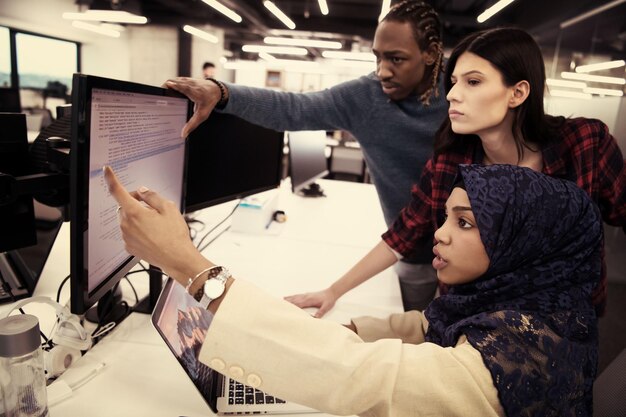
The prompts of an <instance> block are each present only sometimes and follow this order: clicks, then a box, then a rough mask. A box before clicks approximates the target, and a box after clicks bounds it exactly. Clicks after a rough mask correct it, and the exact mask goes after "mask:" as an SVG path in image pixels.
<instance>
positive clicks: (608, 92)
mask: <svg viewBox="0 0 626 417" xmlns="http://www.w3.org/2000/svg"><path fill="white" fill-rule="evenodd" d="M583 93H589V94H598V95H600V96H615V97H622V96H623V95H624V92H623V91H622V90H612V89H610V88H583Z"/></svg>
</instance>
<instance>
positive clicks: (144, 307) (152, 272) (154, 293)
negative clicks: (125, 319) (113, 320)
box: [133, 265, 163, 314]
mask: <svg viewBox="0 0 626 417" xmlns="http://www.w3.org/2000/svg"><path fill="white" fill-rule="evenodd" d="M148 277H149V280H150V281H149V283H150V292H149V293H148V295H147V296H145V297H144V298H142V299H141V300H139V302H138V303H137V305H135V307H133V311H135V312H137V313H144V314H152V310H154V306H156V303H157V300H158V299H159V295H160V294H161V290H162V289H163V272H161V270H160V269H159V268H157V267H156V266H154V265H150V266H149V268H148Z"/></svg>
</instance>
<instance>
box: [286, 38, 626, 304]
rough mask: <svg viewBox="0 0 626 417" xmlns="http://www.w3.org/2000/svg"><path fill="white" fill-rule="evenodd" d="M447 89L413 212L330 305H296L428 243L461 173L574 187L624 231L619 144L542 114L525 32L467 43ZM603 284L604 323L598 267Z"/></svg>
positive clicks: (537, 74)
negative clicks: (506, 173) (498, 168)
mask: <svg viewBox="0 0 626 417" xmlns="http://www.w3.org/2000/svg"><path fill="white" fill-rule="evenodd" d="M444 83H445V87H446V93H447V96H446V97H447V99H448V101H449V102H450V108H449V118H448V119H447V120H446V121H445V122H444V123H443V125H442V126H441V128H440V129H439V131H438V133H437V136H436V138H435V154H434V156H433V158H432V159H431V160H429V161H428V162H427V164H426V166H425V168H424V170H423V172H422V176H421V179H420V181H419V183H417V184H416V185H415V186H414V187H413V199H412V201H411V203H410V204H409V205H408V206H406V207H405V208H404V209H403V210H402V212H401V213H400V216H399V217H398V218H397V219H396V221H395V223H394V224H393V225H392V226H391V228H390V229H389V230H388V231H387V232H386V233H384V234H383V236H382V241H381V242H380V243H379V244H378V245H377V246H376V247H375V248H374V249H372V251H370V252H369V253H368V254H367V255H366V256H365V257H364V258H363V259H362V260H361V261H359V262H358V263H357V264H356V265H355V266H354V267H353V268H352V269H351V270H350V271H348V273H346V274H345V275H344V276H343V277H342V278H340V279H339V280H338V281H336V282H335V283H334V284H333V285H331V287H329V288H328V289H327V290H325V294H327V296H328V299H326V300H323V301H322V302H321V303H318V304H310V303H304V302H302V303H297V305H298V306H300V307H316V306H317V307H319V306H320V305H324V304H330V305H333V304H334V303H335V301H336V299H337V298H339V297H340V296H341V295H343V294H344V293H346V292H347V291H349V290H350V289H352V288H354V287H356V286H357V285H359V284H360V283H362V282H364V281H366V280H367V279H369V278H371V277H372V276H374V275H375V274H377V273H379V272H380V271H382V270H384V269H386V268H387V267H389V266H391V265H393V264H394V263H395V262H397V260H398V259H401V258H403V257H404V256H411V255H412V253H413V252H414V250H415V249H416V248H418V247H420V245H421V244H424V243H425V242H428V241H430V239H431V234H432V232H433V230H434V229H435V228H436V226H437V224H438V222H440V221H441V218H442V216H443V212H444V204H445V202H446V199H447V198H448V196H449V194H450V188H451V186H452V181H453V180H454V177H455V175H456V172H457V166H458V165H459V164H473V163H479V164H485V165H493V164H514V165H519V166H523V167H528V168H531V169H533V170H535V171H538V172H543V173H544V174H547V175H550V176H554V177H559V178H564V179H567V180H570V181H573V182H575V183H576V185H578V186H579V187H580V188H582V189H583V190H584V191H585V192H587V194H588V195H589V196H590V197H591V198H592V200H593V201H594V202H595V203H596V204H598V206H599V207H600V212H601V213H602V218H603V219H604V221H605V222H607V223H608V224H611V225H614V226H622V227H626V165H625V164H624V158H623V156H622V153H621V151H620V149H619V147H618V145H617V143H616V141H615V139H614V138H613V137H612V136H611V134H610V133H609V131H608V128H607V127H606V125H604V124H603V123H602V122H600V121H599V120H593V119H585V118H574V119H565V118H563V117H553V116H548V115H546V114H545V113H544V110H543V92H544V85H545V70H544V65H543V59H542V56H541V51H540V50H539V46H538V45H537V43H536V42H535V41H534V39H533V38H532V37H531V36H530V35H529V34H528V33H526V32H524V31H522V30H519V29H513V28H496V29H489V30H485V31H482V32H476V33H473V34H471V35H469V36H468V37H467V38H465V39H464V40H463V41H461V42H460V43H459V44H458V46H457V47H456V48H454V50H453V52H452V54H451V56H450V59H449V60H448V63H447V66H446V74H445V80H444ZM599 281H600V282H599V285H598V286H597V287H596V289H595V291H594V304H595V306H596V308H597V310H598V312H599V313H600V314H601V313H602V312H603V310H604V307H605V303H606V270H605V267H604V262H603V270H602V275H601V278H600V280H599ZM442 290H443V291H445V286H444V287H442Z"/></svg>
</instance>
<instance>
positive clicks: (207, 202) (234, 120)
mask: <svg viewBox="0 0 626 417" xmlns="http://www.w3.org/2000/svg"><path fill="white" fill-rule="evenodd" d="M222 120H223V121H226V123H228V124H229V126H231V127H246V126H247V127H248V128H249V127H256V128H259V129H263V130H265V131H268V133H269V131H272V132H275V133H276V135H280V139H279V138H278V137H277V140H278V141H279V142H280V143H281V145H280V146H278V147H277V149H276V152H277V154H276V159H277V160H278V165H277V166H276V167H275V169H276V171H275V177H274V178H275V181H274V182H272V183H271V184H264V185H258V186H255V187H252V188H248V189H240V190H237V191H234V192H232V193H228V194H222V195H220V196H218V197H211V198H206V199H204V200H203V201H199V202H193V203H190V202H189V201H188V199H189V190H188V189H187V190H186V193H185V200H186V202H185V212H186V213H192V212H194V211H198V210H202V209H205V208H207V207H212V206H215V205H218V204H222V203H226V202H228V201H232V200H236V199H240V198H244V197H247V196H250V195H253V194H257V193H260V192H263V191H267V190H273V189H275V188H278V187H280V184H281V181H282V172H283V155H284V152H283V148H284V132H281V131H274V130H273V129H268V128H265V127H262V126H258V125H255V124H254V123H251V122H248V121H246V120H244V119H241V118H239V117H237V116H235V115H232V114H227V113H219V112H213V113H212V114H211V116H210V117H209V119H207V120H206V121H205V122H204V123H213V122H215V121H217V122H218V123H219V122H220V121H222ZM201 128H202V126H199V128H198V129H197V130H196V131H194V132H191V134H190V135H189V137H188V138H187V140H188V142H189V148H188V151H189V158H188V160H187V175H188V180H187V183H186V185H187V188H188V187H189V183H190V182H191V181H190V180H189V178H190V175H193V173H194V172H195V170H194V169H192V168H191V169H190V168H189V166H190V165H191V163H190V161H191V158H192V154H193V155H195V154H196V152H194V141H196V140H211V138H201V137H196V136H194V135H196V134H197V133H198V132H199V131H201ZM236 133H237V132H236V131H233V130H232V129H231V130H229V134H230V135H233V134H236ZM224 157H226V156H224V155H211V154H210V153H208V152H203V153H202V158H203V163H204V164H205V166H208V165H209V164H211V163H212V161H211V158H224ZM239 169H242V168H241V167H239Z"/></svg>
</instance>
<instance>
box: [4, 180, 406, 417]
mask: <svg viewBox="0 0 626 417" xmlns="http://www.w3.org/2000/svg"><path fill="white" fill-rule="evenodd" d="M319 183H320V185H321V186H322V187H323V188H324V190H325V191H326V194H327V197H326V198H314V199H311V198H305V197H299V196H295V195H293V194H291V192H290V187H289V184H286V185H285V184H283V186H282V187H281V189H280V191H279V192H280V197H279V202H278V208H279V209H281V210H284V211H285V212H286V213H287V216H288V220H287V222H286V223H284V224H282V225H274V226H272V227H271V228H270V229H269V230H268V231H267V233H264V234H258V235H252V234H244V233H235V232H230V231H226V232H225V233H223V234H221V235H220V236H219V237H218V238H217V239H216V240H215V241H214V242H213V243H212V244H211V245H210V246H209V247H208V248H207V249H206V250H205V251H204V254H205V255H206V256H207V257H208V258H209V259H211V260H212V261H213V262H215V263H217V264H221V265H226V266H228V268H229V269H230V271H231V272H232V273H233V276H235V277H236V278H239V279H245V280H248V281H251V282H253V283H255V284H256V285H258V286H260V287H262V288H264V289H265V290H267V291H268V292H270V293H272V294H274V295H276V296H279V297H282V296H285V295H289V294H294V293H297V292H303V291H309V290H318V289H322V288H324V287H326V286H327V285H329V284H331V283H332V282H334V281H335V280H336V279H337V278H338V277H339V276H341V275H342V274H343V273H344V272H345V271H347V270H348V269H349V268H350V267H351V266H352V265H354V263H356V262H357V261H358V260H359V259H360V258H361V257H362V256H363V255H365V254H366V253H367V252H368V251H369V250H370V249H371V248H372V247H373V246H374V245H375V244H376V243H377V242H378V241H379V239H380V234H381V233H382V232H383V231H384V230H385V225H384V221H383V216H382V212H381V209H380V205H379V203H378V198H377V195H376V192H375V190H374V187H373V186H372V185H369V184H358V183H347V182H340V181H324V180H321V181H319ZM234 204H235V203H232V202H231V203H225V204H222V205H220V206H216V207H212V208H209V209H206V210H204V211H202V212H201V213H198V214H197V216H196V217H197V218H198V219H199V220H203V221H204V222H205V223H206V230H209V229H210V228H211V227H212V225H214V224H217V223H219V221H220V220H222V219H223V218H224V217H225V216H226V215H227V214H228V213H229V212H230V211H231V210H232V208H233V207H234ZM227 224H228V222H226V223H225V224H224V226H223V227H225V226H226V225H227ZM67 226H68V225H64V228H63V229H62V230H61V233H60V235H59V238H58V239H57V242H56V243H55V247H54V248H53V251H52V253H51V256H50V259H49V262H48V263H47V264H46V267H45V268H44V272H43V276H42V278H41V280H40V282H39V284H38V286H37V289H36V295H47V296H51V297H54V296H55V294H56V291H57V288H58V285H59V283H60V281H61V280H62V279H63V277H65V276H66V275H67V274H68V271H69V228H68V227H67ZM275 226H277V227H275ZM221 231H222V230H221V229H218V230H216V231H215V234H216V235H217V234H219V233H220V232H221ZM201 234H202V233H201ZM138 275H143V274H136V275H134V276H133V278H132V281H133V283H134V284H135V286H136V287H137V289H138V291H139V292H140V294H142V293H143V294H146V293H147V279H146V278H145V277H143V276H138ZM124 294H125V295H130V294H131V291H129V290H128V289H125V290H124ZM68 296H69V288H65V289H64V291H63V293H62V297H61V298H62V301H67V299H68ZM131 303H132V301H131ZM401 306H402V303H401V298H400V291H399V288H398V283H397V279H396V278H395V275H394V274H393V272H392V270H391V269H390V270H387V271H384V272H383V273H381V274H379V276H377V277H375V278H374V279H371V280H369V281H368V282H367V283H365V284H363V285H361V286H359V287H358V288H356V289H355V290H353V291H351V292H349V293H348V294H346V295H345V296H344V297H342V298H341V299H340V300H339V301H338V303H337V305H336V307H335V308H334V309H333V310H332V311H331V312H330V313H329V314H328V315H327V316H326V317H325V319H329V320H336V321H339V322H342V323H345V322H347V321H348V320H349V319H350V318H351V317H354V316H358V315H374V316H380V317H384V316H386V315H388V314H389V313H392V312H399V311H401ZM8 308H9V306H3V308H2V310H1V311H6V310H7V309H8ZM36 310H39V311H41V310H42V309H41V308H40V307H39V308H38V307H36V306H33V308H32V309H30V311H33V312H35V311H36ZM26 311H27V312H28V311H29V308H28V307H27V308H26ZM46 313H47V314H46V318H45V319H43V318H42V317H41V314H37V313H35V314H37V315H38V316H40V320H41V321H42V325H43V327H44V330H45V329H46V328H47V327H48V326H51V323H52V321H53V319H54V317H53V316H52V312H51V311H49V310H46ZM98 363H105V364H106V365H105V367H104V368H103V370H102V371H101V372H100V373H99V374H98V375H96V376H95V377H94V378H93V379H92V380H90V381H89V382H87V383H86V384H84V385H82V386H80V387H79V388H77V389H76V390H75V391H74V393H73V394H72V396H71V397H70V398H68V399H66V400H64V401H62V402H59V403H57V404H55V405H53V406H52V407H51V408H50V412H51V415H52V416H53V417H55V416H56V417H73V416H81V417H82V416H85V415H89V416H107V417H108V416H111V415H122V416H138V417H139V416H151V417H152V416H154V417H160V416H163V417H177V416H190V417H196V416H206V415H212V413H211V411H210V409H209V408H208V406H207V405H206V404H205V403H204V401H203V399H202V397H201V396H200V395H199V394H198V392H197V391H196V389H195V387H194V386H193V384H192V383H191V381H190V380H189V378H187V376H186V375H185V374H184V372H183V371H182V368H181V367H180V365H179V364H178V362H177V360H176V359H175V357H174V356H173V355H172V354H171V353H170V351H169V350H168V348H167V347H166V346H165V344H164V343H163V341H162V339H161V338H160V336H159V335H158V334H157V333H156V331H155V330H154V329H153V328H152V325H151V324H150V317H149V316H148V315H144V314H138V313H133V314H131V315H130V316H129V317H128V318H127V319H126V320H125V321H124V322H122V324H121V325H120V326H118V328H116V329H114V330H113V332H112V333H111V334H110V335H109V336H107V337H105V338H104V339H103V340H102V341H101V342H100V343H99V344H97V345H96V346H95V347H93V348H92V349H91V350H90V351H89V352H88V353H87V354H86V355H85V356H83V357H82V358H81V359H80V361H78V362H77V363H76V364H75V367H73V368H71V369H69V370H68V371H67V372H66V373H65V374H63V375H62V376H61V377H60V378H59V379H60V380H65V381H67V382H68V383H69V382H71V381H73V380H76V379H81V378H82V377H83V376H84V374H85V372H86V371H87V370H89V369H91V368H93V367H94V366H95V365H96V364H98Z"/></svg>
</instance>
